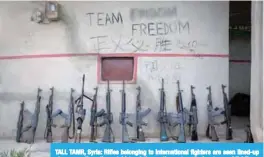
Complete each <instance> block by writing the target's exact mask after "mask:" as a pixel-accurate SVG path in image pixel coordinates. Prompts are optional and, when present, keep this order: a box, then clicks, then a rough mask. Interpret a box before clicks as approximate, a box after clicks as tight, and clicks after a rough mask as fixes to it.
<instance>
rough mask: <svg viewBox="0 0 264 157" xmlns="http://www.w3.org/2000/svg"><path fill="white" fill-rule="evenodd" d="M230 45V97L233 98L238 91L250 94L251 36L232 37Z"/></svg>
mask: <svg viewBox="0 0 264 157" xmlns="http://www.w3.org/2000/svg"><path fill="white" fill-rule="evenodd" d="M229 46H230V53H229V57H230V63H229V97H230V98H232V97H233V96H234V95H235V94H236V93H245V94H250V67H251V63H250V59H251V39H250V36H249V35H237V36H235V37H232V39H230V42H229Z"/></svg>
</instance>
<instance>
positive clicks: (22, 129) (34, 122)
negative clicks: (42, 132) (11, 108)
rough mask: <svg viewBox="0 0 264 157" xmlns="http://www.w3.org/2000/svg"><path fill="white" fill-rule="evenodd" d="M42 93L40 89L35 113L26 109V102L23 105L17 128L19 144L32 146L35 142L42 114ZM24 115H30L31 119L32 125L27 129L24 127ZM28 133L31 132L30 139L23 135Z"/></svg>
mask: <svg viewBox="0 0 264 157" xmlns="http://www.w3.org/2000/svg"><path fill="white" fill-rule="evenodd" d="M41 91H42V90H41V89H40V88H38V92H37V102H36V105H35V110H34V113H31V112H30V111H29V110H27V109H24V102H22V103H21V109H20V113H19V119H18V124H17V127H18V128H17V137H16V141H17V142H23V143H28V144H32V143H34V141H35V134H36V129H37V126H38V119H39V112H40V101H41V96H40V92H41ZM24 114H28V115H30V117H31V123H30V124H29V125H27V126H26V127H23V122H24ZM28 131H30V132H31V136H30V137H28V138H25V137H23V134H24V133H25V132H28Z"/></svg>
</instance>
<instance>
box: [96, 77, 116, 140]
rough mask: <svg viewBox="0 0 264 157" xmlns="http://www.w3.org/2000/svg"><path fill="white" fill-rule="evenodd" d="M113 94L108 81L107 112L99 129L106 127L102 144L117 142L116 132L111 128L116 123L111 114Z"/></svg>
mask: <svg viewBox="0 0 264 157" xmlns="http://www.w3.org/2000/svg"><path fill="white" fill-rule="evenodd" d="M111 92H112V90H111V89H110V88H109V81H107V91H106V112H104V114H103V122H102V123H100V124H99V127H102V126H104V125H105V131H104V136H103V139H102V142H108V143H112V142H115V136H114V132H113V130H112V127H111V124H112V123H113V122H114V120H113V114H112V112H111Z"/></svg>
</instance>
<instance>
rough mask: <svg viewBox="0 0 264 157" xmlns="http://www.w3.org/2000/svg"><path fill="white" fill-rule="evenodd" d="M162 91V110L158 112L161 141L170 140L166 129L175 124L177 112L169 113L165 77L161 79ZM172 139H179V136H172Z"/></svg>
mask: <svg viewBox="0 0 264 157" xmlns="http://www.w3.org/2000/svg"><path fill="white" fill-rule="evenodd" d="M159 91H160V111H159V113H158V122H159V123H160V141H168V140H169V137H168V134H167V131H166V129H167V128H168V130H169V127H168V126H169V125H171V124H173V121H174V119H175V116H177V115H176V114H175V113H167V109H166V102H165V100H166V94H165V91H164V79H162V80H161V88H160V89H159ZM169 131H170V130H169ZM171 138H172V139H174V140H177V137H175V136H171Z"/></svg>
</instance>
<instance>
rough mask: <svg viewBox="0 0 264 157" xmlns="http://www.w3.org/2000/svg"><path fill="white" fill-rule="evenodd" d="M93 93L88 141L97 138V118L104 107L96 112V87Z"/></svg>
mask: <svg viewBox="0 0 264 157" xmlns="http://www.w3.org/2000/svg"><path fill="white" fill-rule="evenodd" d="M94 90H95V94H94V96H93V104H92V106H91V118H90V127H91V136H90V142H96V138H97V127H98V124H97V118H98V117H102V116H103V115H104V113H105V110H104V109H101V110H100V111H99V112H97V92H98V87H95V88H94Z"/></svg>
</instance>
